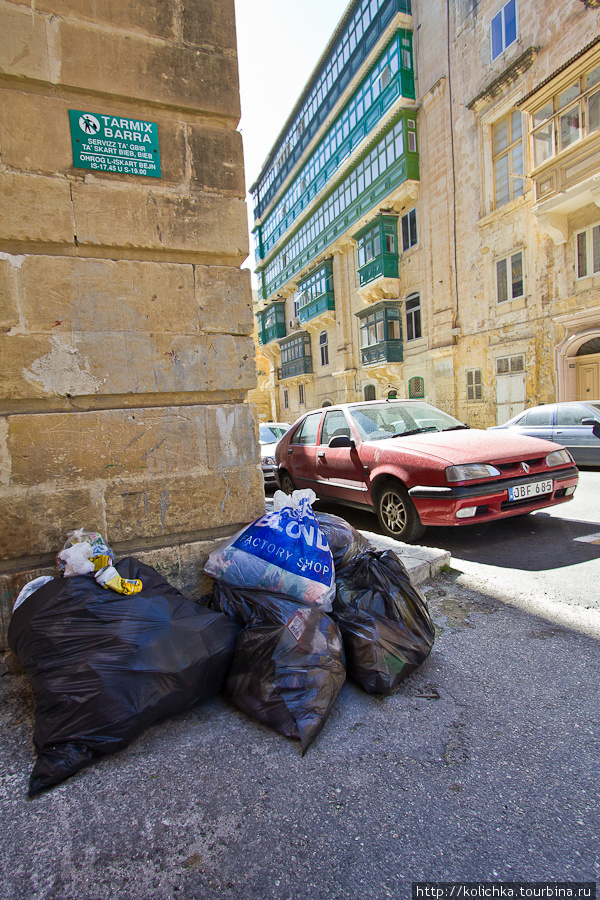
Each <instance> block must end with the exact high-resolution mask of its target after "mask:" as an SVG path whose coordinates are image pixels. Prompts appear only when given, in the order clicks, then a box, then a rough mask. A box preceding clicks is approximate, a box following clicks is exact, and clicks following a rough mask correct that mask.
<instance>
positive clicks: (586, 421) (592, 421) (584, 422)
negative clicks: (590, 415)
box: [581, 419, 600, 425]
mask: <svg viewBox="0 0 600 900" xmlns="http://www.w3.org/2000/svg"><path fill="white" fill-rule="evenodd" d="M581 424H582V425H600V422H598V421H597V420H596V419H582V420H581Z"/></svg>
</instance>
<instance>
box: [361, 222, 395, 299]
mask: <svg viewBox="0 0 600 900" xmlns="http://www.w3.org/2000/svg"><path fill="white" fill-rule="evenodd" d="M354 238H355V240H356V251H357V260H358V273H359V280H360V284H361V285H363V284H367V283H368V282H369V281H373V279H375V278H378V277H379V276H381V275H384V276H386V277H390V278H397V277H398V246H397V242H398V220H397V219H396V218H395V216H378V217H377V218H376V219H375V220H374V221H373V222H372V223H371V225H370V227H369V228H368V229H363V230H362V231H359V232H358V234H355V235H354ZM375 261H378V262H375Z"/></svg>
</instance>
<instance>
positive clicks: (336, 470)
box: [317, 409, 367, 503]
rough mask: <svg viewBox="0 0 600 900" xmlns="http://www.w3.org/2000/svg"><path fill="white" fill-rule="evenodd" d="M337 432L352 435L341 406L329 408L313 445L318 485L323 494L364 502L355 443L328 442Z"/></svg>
mask: <svg viewBox="0 0 600 900" xmlns="http://www.w3.org/2000/svg"><path fill="white" fill-rule="evenodd" d="M340 435H344V436H346V437H349V438H351V439H352V440H354V439H355V438H354V435H353V434H352V431H351V429H350V425H349V424H348V421H347V419H346V416H345V414H344V412H343V410H341V409H332V410H329V411H328V412H326V413H325V416H324V419H323V427H322V428H321V436H320V440H319V446H318V448H317V472H318V476H319V486H320V489H321V491H322V493H323V494H324V495H325V496H327V497H332V498H337V499H338V500H347V501H348V500H349V501H354V502H356V503H363V502H366V498H365V495H366V493H367V483H366V476H365V473H364V470H363V467H362V464H361V461H360V457H359V455H358V451H357V449H356V447H330V446H329V441H330V440H331V438H333V437H339V436H340Z"/></svg>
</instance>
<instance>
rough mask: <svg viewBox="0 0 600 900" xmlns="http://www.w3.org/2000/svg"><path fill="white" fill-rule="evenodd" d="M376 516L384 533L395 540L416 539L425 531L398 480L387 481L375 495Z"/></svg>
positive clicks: (413, 505)
mask: <svg viewBox="0 0 600 900" xmlns="http://www.w3.org/2000/svg"><path fill="white" fill-rule="evenodd" d="M375 508H376V512H377V518H378V519H379V524H380V525H381V527H382V529H383V531H384V532H385V534H387V535H388V536H389V537H393V538H395V539H396V540H397V541H408V542H410V541H416V540H418V539H419V538H420V537H422V536H423V534H424V533H425V526H424V525H423V524H422V522H421V520H420V518H419V514H418V512H417V510H416V508H415V504H414V503H413V502H412V500H411V499H410V497H409V496H408V491H407V490H406V488H405V487H404V485H403V484H401V483H400V482H399V481H396V482H389V483H388V484H386V485H385V487H384V488H383V490H381V491H380V492H379V494H378V496H377V503H376V507H375Z"/></svg>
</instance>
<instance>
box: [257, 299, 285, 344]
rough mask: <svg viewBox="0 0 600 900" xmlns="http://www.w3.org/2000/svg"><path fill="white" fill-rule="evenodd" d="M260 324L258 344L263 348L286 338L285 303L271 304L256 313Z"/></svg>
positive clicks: (280, 301)
mask: <svg viewBox="0 0 600 900" xmlns="http://www.w3.org/2000/svg"><path fill="white" fill-rule="evenodd" d="M256 319H257V322H258V343H259V345H260V346H261V347H264V346H265V345H266V344H270V343H271V341H277V340H279V339H280V338H283V337H285V336H286V333H287V332H286V325H285V301H283V300H278V301H275V302H274V303H270V304H269V305H268V306H266V307H265V308H264V309H261V310H260V312H257V313H256Z"/></svg>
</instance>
